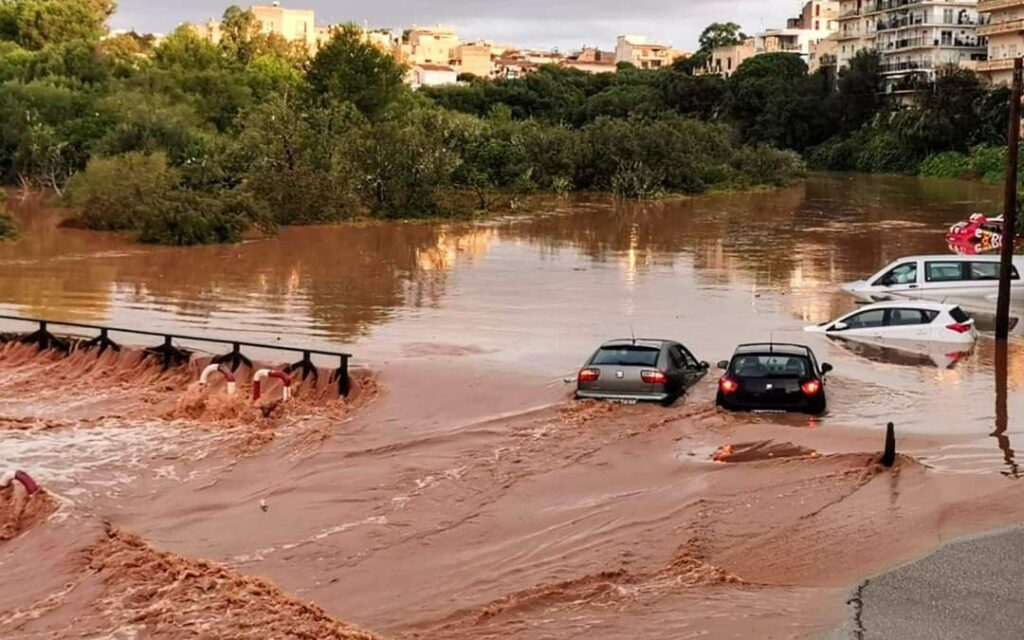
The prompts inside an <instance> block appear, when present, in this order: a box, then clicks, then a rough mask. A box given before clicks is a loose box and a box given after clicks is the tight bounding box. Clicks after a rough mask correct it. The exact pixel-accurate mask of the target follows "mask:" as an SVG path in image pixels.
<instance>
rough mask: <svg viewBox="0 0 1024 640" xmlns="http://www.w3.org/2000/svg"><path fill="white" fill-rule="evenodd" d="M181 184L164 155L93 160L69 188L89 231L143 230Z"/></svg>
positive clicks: (125, 156)
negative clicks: (150, 218)
mask: <svg viewBox="0 0 1024 640" xmlns="http://www.w3.org/2000/svg"><path fill="white" fill-rule="evenodd" d="M180 181H181V173H180V172H179V171H178V170H176V169H174V168H172V167H171V166H170V165H169V164H168V163H167V157H166V156H165V155H163V154H162V153H154V154H144V153H126V154H124V155H120V156H113V157H100V158H93V159H92V160H90V161H89V164H88V166H87V167H86V168H85V171H83V172H82V173H80V174H78V175H76V176H75V177H74V178H73V179H72V181H71V184H70V185H69V187H68V197H69V199H70V202H71V203H72V204H73V205H74V206H76V207H78V209H79V211H80V216H79V219H78V222H79V223H80V224H81V225H82V226H84V227H86V228H88V229H98V230H104V231H129V230H139V229H141V228H142V226H143V225H144V224H145V221H146V219H147V218H148V217H149V216H152V215H154V212H157V211H160V210H161V208H162V207H163V206H164V203H165V202H166V200H167V199H168V198H169V196H170V194H171V192H172V191H174V189H175V188H176V187H177V185H178V183H179V182H180Z"/></svg>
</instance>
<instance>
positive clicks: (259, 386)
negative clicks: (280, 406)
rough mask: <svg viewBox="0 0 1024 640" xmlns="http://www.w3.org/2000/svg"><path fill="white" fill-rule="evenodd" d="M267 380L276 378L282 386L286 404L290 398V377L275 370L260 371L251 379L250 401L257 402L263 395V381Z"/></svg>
mask: <svg viewBox="0 0 1024 640" xmlns="http://www.w3.org/2000/svg"><path fill="white" fill-rule="evenodd" d="M267 378H276V379H277V380H280V381H281V384H283V385H284V401H285V402H288V401H289V400H290V399H291V397H292V377H291V376H290V375H288V374H287V373H285V372H283V371H277V370H275V369H261V370H259V371H257V372H256V375H254V376H253V377H252V401H253V402H258V401H259V399H260V397H261V396H262V395H263V381H264V380H266V379H267Z"/></svg>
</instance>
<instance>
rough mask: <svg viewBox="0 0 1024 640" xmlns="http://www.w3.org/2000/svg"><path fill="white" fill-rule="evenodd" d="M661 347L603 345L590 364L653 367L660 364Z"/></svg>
mask: <svg viewBox="0 0 1024 640" xmlns="http://www.w3.org/2000/svg"><path fill="white" fill-rule="evenodd" d="M660 353H661V350H660V349H652V348H650V347H634V346H625V347H602V348H601V350H600V351H598V352H597V355H595V356H594V360H593V361H592V362H591V363H590V364H594V365H602V364H607V365H615V366H620V367H653V366H656V365H657V364H658V355H659V354H660Z"/></svg>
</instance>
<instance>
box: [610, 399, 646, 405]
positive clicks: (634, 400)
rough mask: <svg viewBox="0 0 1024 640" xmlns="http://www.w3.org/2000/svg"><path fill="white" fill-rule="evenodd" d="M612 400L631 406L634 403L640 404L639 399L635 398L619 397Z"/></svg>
mask: <svg viewBox="0 0 1024 640" xmlns="http://www.w3.org/2000/svg"><path fill="white" fill-rule="evenodd" d="M612 402H614V403H615V404H624V405H628V406H633V405H635V404H640V401H639V400H636V399H633V398H621V399H616V400H612Z"/></svg>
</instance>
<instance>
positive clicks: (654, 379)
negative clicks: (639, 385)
mask: <svg viewBox="0 0 1024 640" xmlns="http://www.w3.org/2000/svg"><path fill="white" fill-rule="evenodd" d="M640 379H641V380H643V381H644V382H645V383H647V384H665V383H666V382H668V376H666V375H665V372H664V371H641V372H640Z"/></svg>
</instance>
